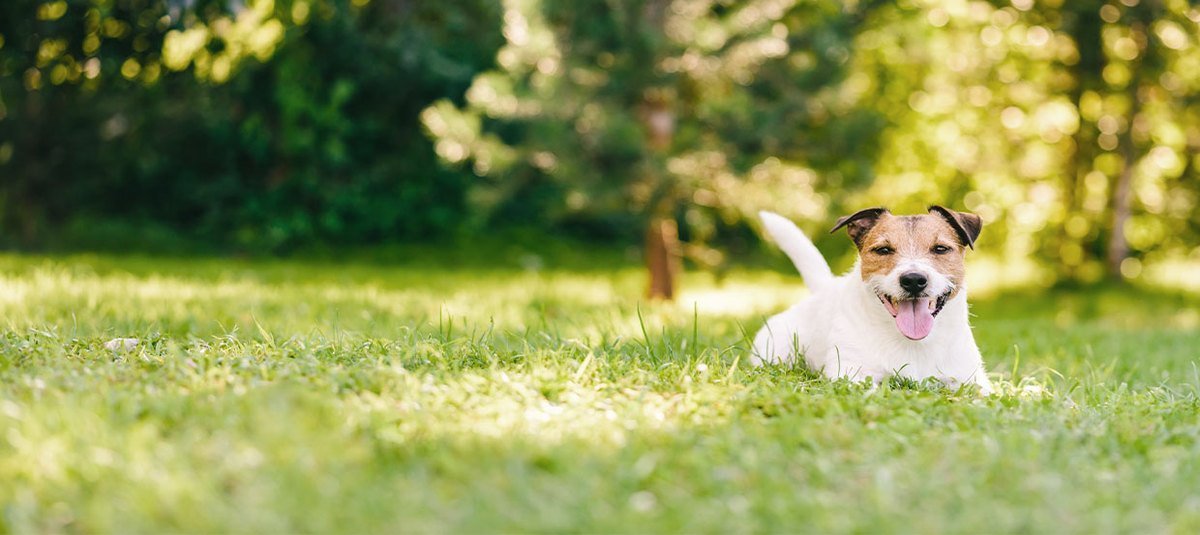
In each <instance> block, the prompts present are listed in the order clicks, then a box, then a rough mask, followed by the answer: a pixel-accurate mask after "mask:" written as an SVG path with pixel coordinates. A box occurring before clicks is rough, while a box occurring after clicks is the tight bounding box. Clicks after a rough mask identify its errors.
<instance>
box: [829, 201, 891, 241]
mask: <svg viewBox="0 0 1200 535" xmlns="http://www.w3.org/2000/svg"><path fill="white" fill-rule="evenodd" d="M886 213H889V212H888V209H887V208H867V209H866V210H859V211H857V212H854V213H853V214H850V215H848V216H843V217H839V218H838V220H837V224H836V225H834V226H833V228H832V229H829V233H830V234H833V233H834V232H837V231H838V229H840V228H842V227H846V232H847V233H849V234H850V239H852V240H854V245H860V244H861V243H860V242H862V239H863V238H864V237H866V235H867V231H869V230H871V227H874V226H875V223H877V222H878V221H879V216H882V215H883V214H886Z"/></svg>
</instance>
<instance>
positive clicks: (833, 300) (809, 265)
mask: <svg viewBox="0 0 1200 535" xmlns="http://www.w3.org/2000/svg"><path fill="white" fill-rule="evenodd" d="M759 215H760V217H761V218H762V221H763V224H764V225H765V226H766V229H767V233H768V234H770V235H771V238H772V239H773V240H774V241H775V242H776V243H777V244H779V247H780V248H781V249H783V251H784V252H785V253H787V255H788V257H789V258H791V260H792V262H793V263H794V264H795V265H796V268H797V269H798V270H800V274H801V276H803V277H804V281H805V283H806V284H807V285H808V287H809V289H810V290H811V295H809V296H808V297H806V298H805V299H804V300H802V301H800V302H799V303H798V304H796V305H795V306H793V307H791V308H789V309H787V310H786V311H784V312H782V313H780V314H777V315H775V316H773V317H772V318H771V319H769V320H767V324H766V326H764V327H763V328H762V329H761V330H760V331H759V332H758V334H757V335H756V336H755V337H754V354H753V355H752V357H751V362H752V363H753V364H755V365H762V364H764V363H771V364H777V363H789V362H792V361H793V360H794V359H795V358H796V357H797V356H798V355H800V356H803V358H804V360H805V362H806V363H807V364H808V366H809V368H810V369H812V370H816V371H820V372H821V373H823V374H824V375H825V376H827V377H829V378H838V377H847V378H850V379H851V380H855V381H859V380H865V379H870V380H872V381H873V382H874V383H876V384H878V383H879V382H880V381H882V380H884V379H886V378H888V377H891V376H893V375H899V376H901V377H905V378H909V379H914V380H918V381H920V380H924V379H927V378H935V379H938V380H940V381H942V382H943V383H944V384H945V385H947V386H949V387H951V388H957V387H958V386H960V385H963V384H976V385H978V386H979V390H980V392H981V393H984V394H987V393H990V392H991V389H992V387H991V383H990V382H989V381H988V378H987V374H986V371H985V370H984V367H983V359H982V357H981V356H980V354H979V348H978V347H977V346H976V345H975V336H974V334H972V332H971V326H970V324H969V322H968V318H967V289H966V288H965V287H962V288H959V292H958V295H956V296H954V298H953V299H951V300H950V301H948V302H947V303H946V305H945V307H944V308H943V309H942V311H941V313H939V314H938V316H937V318H935V321H934V325H933V330H932V331H931V332H930V333H929V336H927V337H925V338H924V339H922V340H909V339H908V338H906V337H905V336H904V335H903V334H901V333H900V332H899V330H897V329H896V325H895V322H894V321H893V318H892V316H891V315H890V314H889V313H888V312H887V310H886V309H885V308H884V307H883V305H882V304H881V303H880V302H879V297H877V294H878V293H879V292H880V291H883V292H886V293H888V294H889V295H900V294H901V290H900V287H899V283H898V278H899V277H898V275H899V274H900V273H903V272H907V271H912V270H913V269H918V270H920V271H922V272H924V273H926V274H927V276H928V277H929V287H930V294H932V295H938V294H940V293H942V292H944V291H946V290H947V289H949V288H950V285H951V284H952V283H951V282H950V279H949V278H948V277H946V276H945V275H943V274H941V273H938V272H937V271H936V270H934V269H933V268H932V266H930V265H929V264H928V263H926V262H922V261H920V260H913V259H902V260H901V261H900V262H899V263H898V265H897V267H896V269H894V270H892V272H890V273H888V274H887V275H886V276H882V277H880V276H875V277H872V278H871V279H870V280H868V281H865V282H864V281H863V280H862V275H861V272H860V271H859V263H858V262H855V264H854V268H853V269H851V270H850V272H849V273H846V274H845V275H842V276H840V277H834V276H833V273H832V271H831V270H830V269H829V264H828V263H827V262H826V261H825V258H824V257H823V256H821V253H820V251H818V250H817V248H816V247H815V246H814V245H813V244H812V242H811V241H809V239H808V238H807V237H806V236H805V235H804V233H803V232H801V231H800V229H799V228H797V227H796V225H795V224H793V223H792V222H791V221H789V220H787V219H786V218H784V217H782V216H780V215H778V214H774V213H771V212H761V213H760V214H759Z"/></svg>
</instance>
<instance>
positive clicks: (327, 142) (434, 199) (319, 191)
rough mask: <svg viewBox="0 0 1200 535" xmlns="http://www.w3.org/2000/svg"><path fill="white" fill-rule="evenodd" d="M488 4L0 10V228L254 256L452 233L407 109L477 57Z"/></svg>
mask: <svg viewBox="0 0 1200 535" xmlns="http://www.w3.org/2000/svg"><path fill="white" fill-rule="evenodd" d="M47 6H50V7H47ZM488 6H489V3H488V2H476V3H467V4H462V3H460V4H456V6H455V7H453V8H449V9H447V8H446V6H444V5H442V3H439V2H415V3H413V2H398V1H382V2H375V3H373V4H368V5H366V6H365V7H358V6H357V5H355V4H352V3H351V2H349V1H343V0H329V1H317V2H308V1H302V0H296V1H294V2H279V3H273V2H270V1H259V2H251V3H249V7H247V8H243V9H235V10H234V11H232V12H231V11H228V10H227V7H228V4H226V3H225V2H202V3H199V4H197V5H194V6H192V8H191V9H188V10H184V9H182V7H183V6H182V4H170V3H161V2H136V1H133V0H129V1H124V2H116V3H115V4H113V3H109V2H91V1H75V2H71V3H69V4H67V3H63V2H48V3H47V2H26V1H21V2H7V3H5V5H4V7H3V8H0V9H3V10H4V12H3V14H2V15H0V35H3V36H5V39H6V44H5V45H4V46H3V47H2V48H0V69H3V72H2V74H3V76H2V77H0V80H2V82H0V84H2V85H0V98H2V99H3V100H2V102H3V105H2V106H3V109H5V110H7V113H6V114H0V151H2V152H3V153H2V154H0V156H5V157H3V158H0V172H3V173H4V175H5V177H6V180H5V181H4V183H3V184H0V225H2V226H3V228H4V229H6V230H7V231H8V232H7V233H6V234H8V241H10V242H14V241H15V242H17V243H25V244H27V245H28V244H35V243H37V242H38V241H40V240H44V239H45V237H46V236H45V234H46V233H47V231H48V230H51V231H52V230H54V228H55V226H56V225H61V222H62V221H64V220H70V219H78V218H86V219H90V220H96V219H106V218H109V219H122V220H129V221H133V222H139V221H140V222H147V223H150V222H153V223H154V224H156V225H163V224H165V225H167V226H169V227H173V228H175V229H177V230H179V231H181V232H185V233H187V234H189V235H191V236H193V239H199V240H204V241H212V242H216V243H226V244H229V243H232V244H236V245H240V246H242V247H245V248H255V249H256V248H267V249H278V248H281V247H289V246H292V245H296V244H303V243H311V242H314V241H320V242H331V243H343V244H345V243H371V242H378V241H383V240H390V239H391V240H394V239H415V238H428V237H431V236H435V235H439V234H445V233H447V232H449V231H452V230H454V229H456V228H457V224H458V221H459V219H460V218H461V212H462V210H463V204H462V203H463V192H464V190H465V187H466V184H465V180H466V179H465V177H464V176H463V175H462V174H461V173H455V172H452V171H448V170H446V169H445V168H443V167H441V166H439V165H438V163H437V161H436V159H435V158H434V156H433V152H432V150H431V148H430V145H429V142H428V141H427V140H426V139H425V137H424V136H423V135H421V133H420V131H419V129H418V128H417V126H416V125H417V122H416V121H417V113H418V112H419V111H420V109H421V108H422V107H424V106H425V105H426V104H427V103H428V102H431V101H433V100H434V99H436V98H440V97H444V96H447V95H456V94H461V92H462V91H463V89H464V88H465V87H466V84H468V83H469V82H470V79H471V77H472V75H473V74H474V73H475V72H476V71H477V70H478V69H479V68H481V67H482V66H484V65H486V64H487V63H488V62H489V61H490V56H491V54H492V51H493V50H494V48H495V46H496V42H497V39H498V33H497V32H496V30H495V23H494V22H493V19H495V18H496V17H497V15H496V13H494V12H493V11H492V10H491V9H490V8H489V7H488ZM47 11H50V13H49V14H48V15H45V16H41V15H39V16H37V17H34V16H31V15H33V14H34V13H43V12H47ZM59 11H62V13H59ZM48 43H49V44H48ZM53 43H60V44H61V46H60V45H58V44H56V45H53V46H51V45H50V44H53ZM95 43H99V44H95ZM46 50H51V52H44V51H46ZM39 51H42V52H39ZM58 228H61V227H58ZM134 237H135V238H136V236H134Z"/></svg>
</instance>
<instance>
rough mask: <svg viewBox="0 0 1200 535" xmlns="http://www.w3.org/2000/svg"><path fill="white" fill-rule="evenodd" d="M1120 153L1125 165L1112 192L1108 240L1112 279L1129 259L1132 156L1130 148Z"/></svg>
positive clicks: (1116, 277)
mask: <svg viewBox="0 0 1200 535" xmlns="http://www.w3.org/2000/svg"><path fill="white" fill-rule="evenodd" d="M1130 128H1132V126H1131V127H1130ZM1126 137H1128V134H1126ZM1130 143H1132V141H1130ZM1122 152H1123V153H1124V158H1125V164H1124V166H1123V167H1122V168H1121V174H1120V175H1118V176H1117V184H1116V188H1115V189H1114V190H1113V221H1112V225H1113V228H1112V235H1111V236H1110V237H1109V239H1108V262H1107V266H1108V274H1109V276H1110V277H1112V278H1114V279H1120V278H1121V263H1122V262H1124V261H1125V259H1126V258H1127V257H1129V242H1127V241H1126V240H1125V222H1126V221H1129V201H1130V195H1129V190H1130V186H1131V182H1133V164H1134V161H1133V159H1134V154H1133V148H1132V147H1127V148H1125V149H1124V150H1122Z"/></svg>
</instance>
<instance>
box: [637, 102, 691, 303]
mask: <svg viewBox="0 0 1200 535" xmlns="http://www.w3.org/2000/svg"><path fill="white" fill-rule="evenodd" d="M643 98H644V100H643V103H642V109H641V110H640V116H641V121H642V127H643V128H644V129H645V133H646V146H647V148H649V149H650V152H651V154H652V155H653V156H651V157H650V158H649V168H648V169H647V171H648V172H649V173H650V176H649V177H648V179H649V181H650V183H652V184H655V187H654V188H653V190H654V193H653V196H652V200H651V202H650V206H651V208H650V210H651V211H650V214H651V217H650V226H649V228H648V229H647V230H646V242H645V243H646V268H647V270H648V271H649V275H650V286H649V288H648V289H647V291H646V295H647V296H648V297H649V298H650V299H666V300H668V301H669V300H671V299H674V298H675V279H676V275H677V274H678V273H679V257H680V253H681V249H680V245H679V228H678V227H677V226H676V224H675V219H674V218H673V217H672V214H673V213H674V206H675V201H674V197H673V195H674V191H673V188H672V187H671V184H670V181H669V179H668V178H667V177H666V176H665V170H664V169H663V165H662V157H663V155H665V154H666V153H667V152H669V151H670V148H671V142H672V141H673V138H674V135H675V112H674V110H672V109H671V105H670V102H669V99H668V98H666V93H665V92H664V91H650V92H647V94H646V95H645V96H644V97H643Z"/></svg>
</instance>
